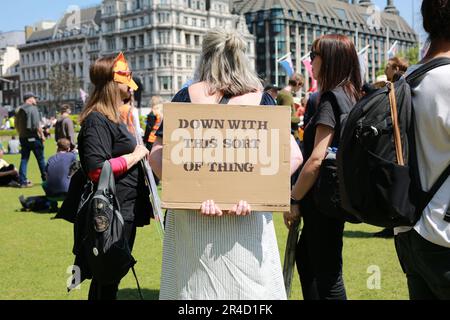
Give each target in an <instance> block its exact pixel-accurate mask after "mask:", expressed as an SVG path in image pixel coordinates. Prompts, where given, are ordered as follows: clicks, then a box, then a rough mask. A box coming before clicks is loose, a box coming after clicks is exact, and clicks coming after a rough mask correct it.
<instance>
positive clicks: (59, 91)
mask: <svg viewBox="0 0 450 320" xmlns="http://www.w3.org/2000/svg"><path fill="white" fill-rule="evenodd" d="M80 86H81V81H80V79H78V78H77V77H76V76H75V75H74V74H73V72H72V71H71V70H70V68H69V64H68V63H65V64H57V65H53V66H52V67H51V68H50V72H49V90H50V94H51V95H52V96H53V103H54V105H55V106H58V105H60V104H61V102H62V101H63V100H65V99H68V98H69V97H70V96H71V95H72V94H74V93H76V92H77V90H78V89H79V88H80Z"/></svg>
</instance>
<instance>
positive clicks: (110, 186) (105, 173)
mask: <svg viewBox="0 0 450 320" xmlns="http://www.w3.org/2000/svg"><path fill="white" fill-rule="evenodd" d="M97 190H107V191H109V192H110V193H112V194H116V182H115V181H114V175H113V172H112V168H111V163H109V161H108V160H106V161H105V162H104V163H103V168H102V173H101V174H100V179H99V182H98V187H97Z"/></svg>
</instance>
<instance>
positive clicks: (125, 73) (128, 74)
mask: <svg viewBox="0 0 450 320" xmlns="http://www.w3.org/2000/svg"><path fill="white" fill-rule="evenodd" d="M114 73H116V74H118V75H119V76H124V77H127V78H128V80H131V79H132V78H133V72H132V71H114Z"/></svg>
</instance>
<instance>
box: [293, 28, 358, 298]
mask: <svg viewBox="0 0 450 320" xmlns="http://www.w3.org/2000/svg"><path fill="white" fill-rule="evenodd" d="M311 60H312V66H313V73H314V78H315V79H317V80H318V84H319V92H320V102H319V106H318V108H317V111H316V113H315V114H314V116H313V117H312V119H311V120H310V121H309V123H308V125H307V126H306V128H305V132H304V141H303V143H304V150H303V151H304V153H303V156H304V159H305V164H304V166H303V168H302V170H301V172H300V175H299V177H298V179H297V182H296V184H295V185H294V187H293V189H292V199H293V201H294V202H296V204H294V205H293V206H292V209H291V212H290V213H286V214H285V223H286V225H287V226H288V227H290V226H291V225H292V224H293V223H294V222H295V221H296V220H297V219H299V218H300V212H301V216H303V219H304V227H303V230H302V234H301V237H300V240H299V242H298V245H297V252H296V260H297V268H298V271H299V275H300V281H301V284H302V290H303V296H304V298H305V299H307V300H313V299H314V300H315V299H341V300H344V299H346V293H345V287H344V281H343V278H342V238H343V231H344V221H341V220H338V219H335V218H332V217H330V216H328V215H327V213H326V212H321V211H320V210H318V208H317V206H316V204H315V202H314V197H313V193H314V188H313V187H314V185H315V183H316V181H317V179H318V176H319V171H320V167H321V164H322V161H323V160H324V159H325V157H326V156H327V151H328V149H329V147H335V148H336V147H338V146H339V131H340V126H341V124H340V118H341V115H342V114H341V112H340V111H339V110H340V106H339V105H338V102H337V99H336V98H334V97H335V94H339V95H341V96H342V97H343V98H344V100H341V99H339V101H347V103H346V104H347V107H351V106H353V105H354V104H355V103H356V101H357V100H358V99H359V98H360V96H361V92H360V88H361V76H360V68H359V61H358V55H357V53H356V50H355V47H354V45H353V43H352V42H351V41H350V40H349V39H348V38H347V37H346V36H342V35H325V36H322V37H320V38H319V39H317V40H316V41H315V42H314V43H313V45H312V49H311ZM331 92H333V94H330V93H331ZM341 103H342V102H341ZM323 196H324V197H326V195H323ZM330 197H331V195H330Z"/></svg>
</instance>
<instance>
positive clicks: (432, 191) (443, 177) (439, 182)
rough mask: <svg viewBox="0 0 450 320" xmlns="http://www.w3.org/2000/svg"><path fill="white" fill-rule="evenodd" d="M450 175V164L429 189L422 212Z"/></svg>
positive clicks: (421, 208)
mask: <svg viewBox="0 0 450 320" xmlns="http://www.w3.org/2000/svg"><path fill="white" fill-rule="evenodd" d="M449 176H450V164H449V165H448V166H447V168H446V169H445V170H444V172H442V174H441V175H440V176H439V178H438V179H437V180H436V182H435V183H434V184H433V186H432V187H431V189H430V191H428V192H427V193H426V195H425V197H424V199H423V202H422V205H421V207H420V212H422V211H423V210H424V209H425V208H426V207H427V206H428V204H429V203H430V201H431V200H432V199H433V198H434V196H435V195H436V193H437V192H438V191H439V189H440V188H441V187H442V185H443V184H444V183H445V181H447V179H448V177H449Z"/></svg>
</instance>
